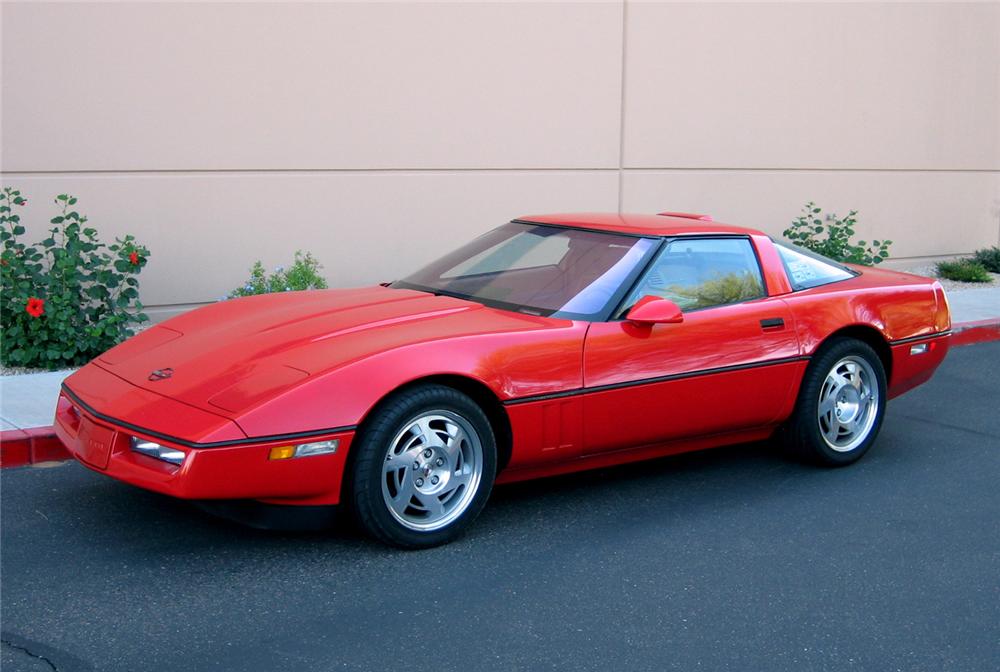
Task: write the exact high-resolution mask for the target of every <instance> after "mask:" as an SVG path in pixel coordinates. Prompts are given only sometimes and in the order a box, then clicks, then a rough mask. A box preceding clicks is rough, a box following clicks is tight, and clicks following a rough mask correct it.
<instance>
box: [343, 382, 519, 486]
mask: <svg viewBox="0 0 1000 672" xmlns="http://www.w3.org/2000/svg"><path fill="white" fill-rule="evenodd" d="M427 384H436V385H443V386H444V387H450V388H452V389H453V390H456V391H458V392H461V393H462V394H464V395H465V396H467V397H469V398H470V399H472V400H473V401H474V402H475V403H476V404H477V405H478V406H479V407H480V408H481V409H483V412H484V413H485V414H486V418H487V420H489V423H490V428H491V429H492V430H493V436H494V438H495V439H496V444H497V473H498V474H499V473H500V471H501V470H502V469H503V468H504V467H505V466H507V463H508V462H510V457H511V452H512V450H513V430H512V429H511V424H510V416H508V415H507V411H506V409H504V406H503V404H502V403H501V402H500V398H499V397H497V395H496V394H495V393H494V392H493V390H491V389H490V388H489V386H488V385H486V384H485V383H483V382H481V381H479V380H476V379H475V378H470V377H468V376H463V375H459V374H433V375H428V376H421V377H420V378H414V379H413V380H410V381H407V382H406V383H403V384H402V385H399V386H397V387H395V388H393V389H391V390H389V391H388V392H386V393H385V394H383V395H382V396H381V397H380V398H379V400H378V401H376V402H375V403H374V404H372V406H371V408H369V409H368V411H367V412H366V413H365V415H364V417H363V418H361V421H360V422H359V423H358V426H357V429H356V434H361V433H362V432H364V431H365V426H366V425H367V423H368V422H369V421H370V419H371V418H372V416H373V415H374V414H375V412H376V411H377V410H378V409H379V407H380V406H381V405H382V404H384V403H385V402H386V400H387V399H389V398H390V397H392V396H393V395H395V394H398V393H400V392H403V391H405V390H408V389H411V388H414V387H417V386H420V385H427ZM353 452H354V451H351V453H352V455H349V456H348V464H347V466H346V467H345V469H346V473H350V471H351V463H352V462H353V460H352V459H351V458H352V457H353ZM346 482H347V479H346V478H345V479H344V483H345V484H346Z"/></svg>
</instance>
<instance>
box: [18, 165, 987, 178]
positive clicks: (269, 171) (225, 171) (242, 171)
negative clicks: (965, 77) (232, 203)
mask: <svg viewBox="0 0 1000 672" xmlns="http://www.w3.org/2000/svg"><path fill="white" fill-rule="evenodd" d="M619 171H624V172H626V173H628V172H633V173H662V172H730V173H740V172H774V173H985V174H991V173H995V174H998V175H1000V168H757V167H755V168H746V167H743V168H726V167H691V166H687V167H661V168H646V167H644V168H634V167H628V166H624V167H622V168H619V167H617V166H614V167H556V168H553V167H546V168H527V167H518V168H511V167H508V168H164V169H160V168H150V169H134V170H2V171H0V176H2V177H14V178H16V177H32V176H36V175H38V176H47V177H58V176H61V175H101V176H104V175H107V176H115V175H121V176H124V175H153V176H155V175H246V174H251V175H252V174H259V175H274V174H280V173H291V174H305V175H308V174H315V175H322V174H327V173H330V174H338V173H347V174H350V173H359V174H364V173H372V174H378V173H385V174H406V173H430V174H434V173H439V174H447V173H512V172H527V173H542V172H544V173H553V172H607V173H617V172H619Z"/></svg>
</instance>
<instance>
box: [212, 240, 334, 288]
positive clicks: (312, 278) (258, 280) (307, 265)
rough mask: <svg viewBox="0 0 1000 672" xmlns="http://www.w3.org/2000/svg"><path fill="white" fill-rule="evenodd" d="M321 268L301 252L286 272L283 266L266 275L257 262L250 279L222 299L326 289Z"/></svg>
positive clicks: (306, 253)
mask: <svg viewBox="0 0 1000 672" xmlns="http://www.w3.org/2000/svg"><path fill="white" fill-rule="evenodd" d="M321 268H323V266H322V265H321V264H320V263H319V262H318V261H316V259H315V258H313V256H312V255H311V254H310V253H308V252H302V251H301V250H299V251H298V252H296V253H295V261H294V262H293V263H292V265H291V266H289V267H288V269H287V270H286V269H285V268H284V267H283V266H278V267H277V268H276V269H274V272H273V273H271V274H268V273H267V271H265V270H264V264H262V263H261V262H260V261H257V262H255V263H254V265H253V268H251V269H250V279H249V280H247V281H246V282H245V283H244V284H243V286H242V287H237V288H236V289H234V290H233V291H231V292H229V294H228V295H226V296H224V297H223V299H235V298H237V297H240V296H253V295H255V294H270V293H271V292H294V291H299V290H303V289H326V287H327V284H326V280H325V279H324V278H323V276H322V275H320V274H319V269H321Z"/></svg>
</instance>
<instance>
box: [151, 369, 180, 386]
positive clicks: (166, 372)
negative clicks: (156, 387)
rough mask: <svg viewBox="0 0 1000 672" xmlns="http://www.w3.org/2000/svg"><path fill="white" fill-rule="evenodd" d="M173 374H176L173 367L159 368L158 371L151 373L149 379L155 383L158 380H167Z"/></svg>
mask: <svg viewBox="0 0 1000 672" xmlns="http://www.w3.org/2000/svg"><path fill="white" fill-rule="evenodd" d="M172 375H174V370H173V369H170V368H167V369H157V370H156V371H153V372H152V373H150V374H149V377H148V378H147V380H150V381H152V382H154V383H155V382H156V381H158V380H166V379H167V378H169V377H171V376H172Z"/></svg>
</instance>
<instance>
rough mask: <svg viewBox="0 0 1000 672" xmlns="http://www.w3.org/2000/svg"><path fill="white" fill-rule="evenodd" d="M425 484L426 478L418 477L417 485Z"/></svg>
mask: <svg viewBox="0 0 1000 672" xmlns="http://www.w3.org/2000/svg"><path fill="white" fill-rule="evenodd" d="M423 484H424V479H422V478H418V479H417V487H418V488H419V487H421V486H423Z"/></svg>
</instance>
